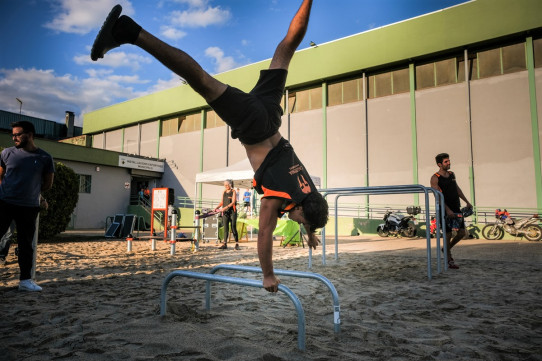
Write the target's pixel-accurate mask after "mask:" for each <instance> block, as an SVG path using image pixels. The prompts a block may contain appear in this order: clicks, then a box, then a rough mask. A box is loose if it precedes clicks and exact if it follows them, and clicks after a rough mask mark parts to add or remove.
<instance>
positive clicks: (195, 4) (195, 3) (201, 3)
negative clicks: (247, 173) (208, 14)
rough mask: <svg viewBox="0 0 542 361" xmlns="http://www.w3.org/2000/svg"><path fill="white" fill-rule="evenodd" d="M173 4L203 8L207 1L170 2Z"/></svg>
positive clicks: (181, 0)
mask: <svg viewBox="0 0 542 361" xmlns="http://www.w3.org/2000/svg"><path fill="white" fill-rule="evenodd" d="M172 1H173V2H176V3H179V4H188V6H190V7H194V8H203V7H205V6H207V3H208V2H209V1H208V0H172Z"/></svg>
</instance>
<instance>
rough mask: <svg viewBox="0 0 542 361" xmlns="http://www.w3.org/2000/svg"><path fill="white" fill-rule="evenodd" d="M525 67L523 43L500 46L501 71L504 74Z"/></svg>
mask: <svg viewBox="0 0 542 361" xmlns="http://www.w3.org/2000/svg"><path fill="white" fill-rule="evenodd" d="M525 69H527V64H526V59H525V43H519V44H513V45H509V46H503V47H502V71H503V73H504V74H509V73H515V72H517V71H522V70H525Z"/></svg>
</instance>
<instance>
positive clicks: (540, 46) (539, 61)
mask: <svg viewBox="0 0 542 361" xmlns="http://www.w3.org/2000/svg"><path fill="white" fill-rule="evenodd" d="M533 48H534V66H535V68H540V67H542V38H540V39H534V40H533Z"/></svg>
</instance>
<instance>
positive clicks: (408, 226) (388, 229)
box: [376, 207, 421, 238]
mask: <svg viewBox="0 0 542 361" xmlns="http://www.w3.org/2000/svg"><path fill="white" fill-rule="evenodd" d="M420 210H421V208H420V207H407V213H408V214H409V215H408V216H403V215H402V214H399V213H393V212H392V211H390V210H387V211H386V213H385V214H384V218H383V219H384V223H381V224H380V225H379V226H378V227H377V228H376V232H377V233H378V235H379V236H380V237H388V236H390V235H393V236H399V235H400V236H403V237H409V238H412V237H415V236H416V224H417V221H416V217H415V215H416V214H418V213H420Z"/></svg>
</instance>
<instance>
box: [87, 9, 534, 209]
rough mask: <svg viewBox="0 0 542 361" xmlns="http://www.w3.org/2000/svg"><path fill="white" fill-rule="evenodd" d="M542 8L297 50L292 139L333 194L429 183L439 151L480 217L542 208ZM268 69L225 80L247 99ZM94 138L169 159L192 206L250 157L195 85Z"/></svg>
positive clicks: (408, 25)
mask: <svg viewBox="0 0 542 361" xmlns="http://www.w3.org/2000/svg"><path fill="white" fill-rule="evenodd" d="M540 13H542V2H540V1H538V0H516V1H509V0H475V1H470V2H467V3H464V4H461V5H458V6H454V7H451V8H448V9H444V10H441V11H438V12H435V13H430V14H427V15H424V16H420V17H417V18H413V19H410V20H406V21H403V22H400V23H396V24H392V25H388V26H385V27H381V28H377V29H374V30H370V31H367V32H363V33H360V34H356V35H353V36H350V37H346V38H343V39H338V40H336V41H332V42H329V43H325V44H318V47H311V48H307V49H302V50H299V51H298V52H297V53H296V55H295V56H294V58H293V61H292V63H291V65H290V70H289V76H288V80H287V84H286V92H285V94H284V97H283V109H284V116H283V122H282V126H281V129H280V131H281V133H282V135H283V136H284V137H285V138H287V139H289V140H290V142H291V143H292V145H293V146H294V148H295V149H296V153H297V154H298V155H299V156H300V158H301V159H302V161H303V163H304V164H305V165H306V167H307V168H308V169H309V171H310V172H311V174H314V175H315V176H318V177H320V178H321V179H322V186H323V188H335V187H359V186H379V185H398V184H424V185H427V186H429V179H430V177H431V175H432V174H433V173H434V172H435V171H436V170H437V167H436V164H435V160H434V157H435V155H436V154H438V153H441V152H447V153H450V155H451V160H452V170H453V171H454V172H455V173H456V176H457V179H458V182H459V185H460V186H461V188H462V189H463V191H464V193H465V194H466V195H467V197H468V198H470V199H471V202H472V203H473V204H474V205H475V206H476V207H477V208H478V209H479V211H481V212H482V211H484V210H487V212H488V213H489V212H491V210H492V209H494V208H509V209H514V208H516V209H527V210H538V211H539V212H542V176H541V168H542V163H541V149H540V148H541V147H540V143H541V141H542V132H541V129H542V115H541V114H540V112H541V110H542V17H540V16H539V14H540ZM312 25H313V26H316V25H315V24H312ZM268 65H269V60H267V61H263V62H259V63H255V64H250V65H248V66H245V67H242V68H238V69H234V70H232V71H228V72H225V73H222V74H219V75H217V78H218V79H219V80H221V81H223V82H225V83H228V84H231V85H232V86H235V87H238V88H240V89H242V90H245V91H248V90H250V89H251V88H252V86H253V85H254V84H255V82H256V80H257V77H258V75H259V71H260V70H261V69H265V68H267V67H268ZM83 132H84V133H85V134H87V135H89V136H92V146H93V147H95V148H101V149H107V150H114V151H121V152H125V153H130V154H136V155H141V156H150V157H155V158H160V159H165V162H166V169H165V172H164V175H163V177H162V179H161V180H160V182H161V183H162V184H164V185H165V186H167V187H171V188H174V189H175V194H176V195H179V196H187V197H194V194H195V175H196V174H197V173H198V172H202V171H206V170H210V169H214V168H221V167H224V166H227V165H229V164H233V163H235V162H238V161H239V160H241V159H243V158H244V157H245V153H244V150H243V148H242V146H241V145H240V143H239V142H238V141H237V140H232V139H231V138H229V129H228V127H227V126H226V125H225V124H224V123H223V121H222V120H221V119H219V118H218V116H217V115H216V114H215V112H214V111H213V110H212V109H211V108H210V107H209V106H208V105H206V104H205V102H204V101H203V99H202V98H201V97H200V96H199V95H198V94H196V93H195V92H194V91H193V90H192V89H191V88H190V87H189V86H188V85H183V86H179V87H176V88H172V89H168V90H164V91H161V92H157V93H154V94H151V95H148V96H145V97H142V98H138V99H134V100H130V101H127V102H123V103H120V104H116V105H113V106H110V107H107V108H103V109H99V110H96V111H93V112H90V113H88V114H85V116H84V126H83ZM219 192H220V189H219V188H217V187H215V186H203V189H202V190H201V192H200V194H203V197H204V198H216V197H218V196H219ZM348 202H349V203H350V204H352V205H354V206H353V208H352V209H351V211H352V212H358V213H359V212H361V210H362V209H366V208H367V207H371V208H379V207H388V206H397V208H401V207H403V206H405V205H411V204H417V203H421V202H420V200H418V197H417V196H415V195H394V196H392V195H386V196H371V197H370V199H369V198H366V197H352V198H349V199H348ZM356 209H357V210H356ZM480 214H481V213H480Z"/></svg>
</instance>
